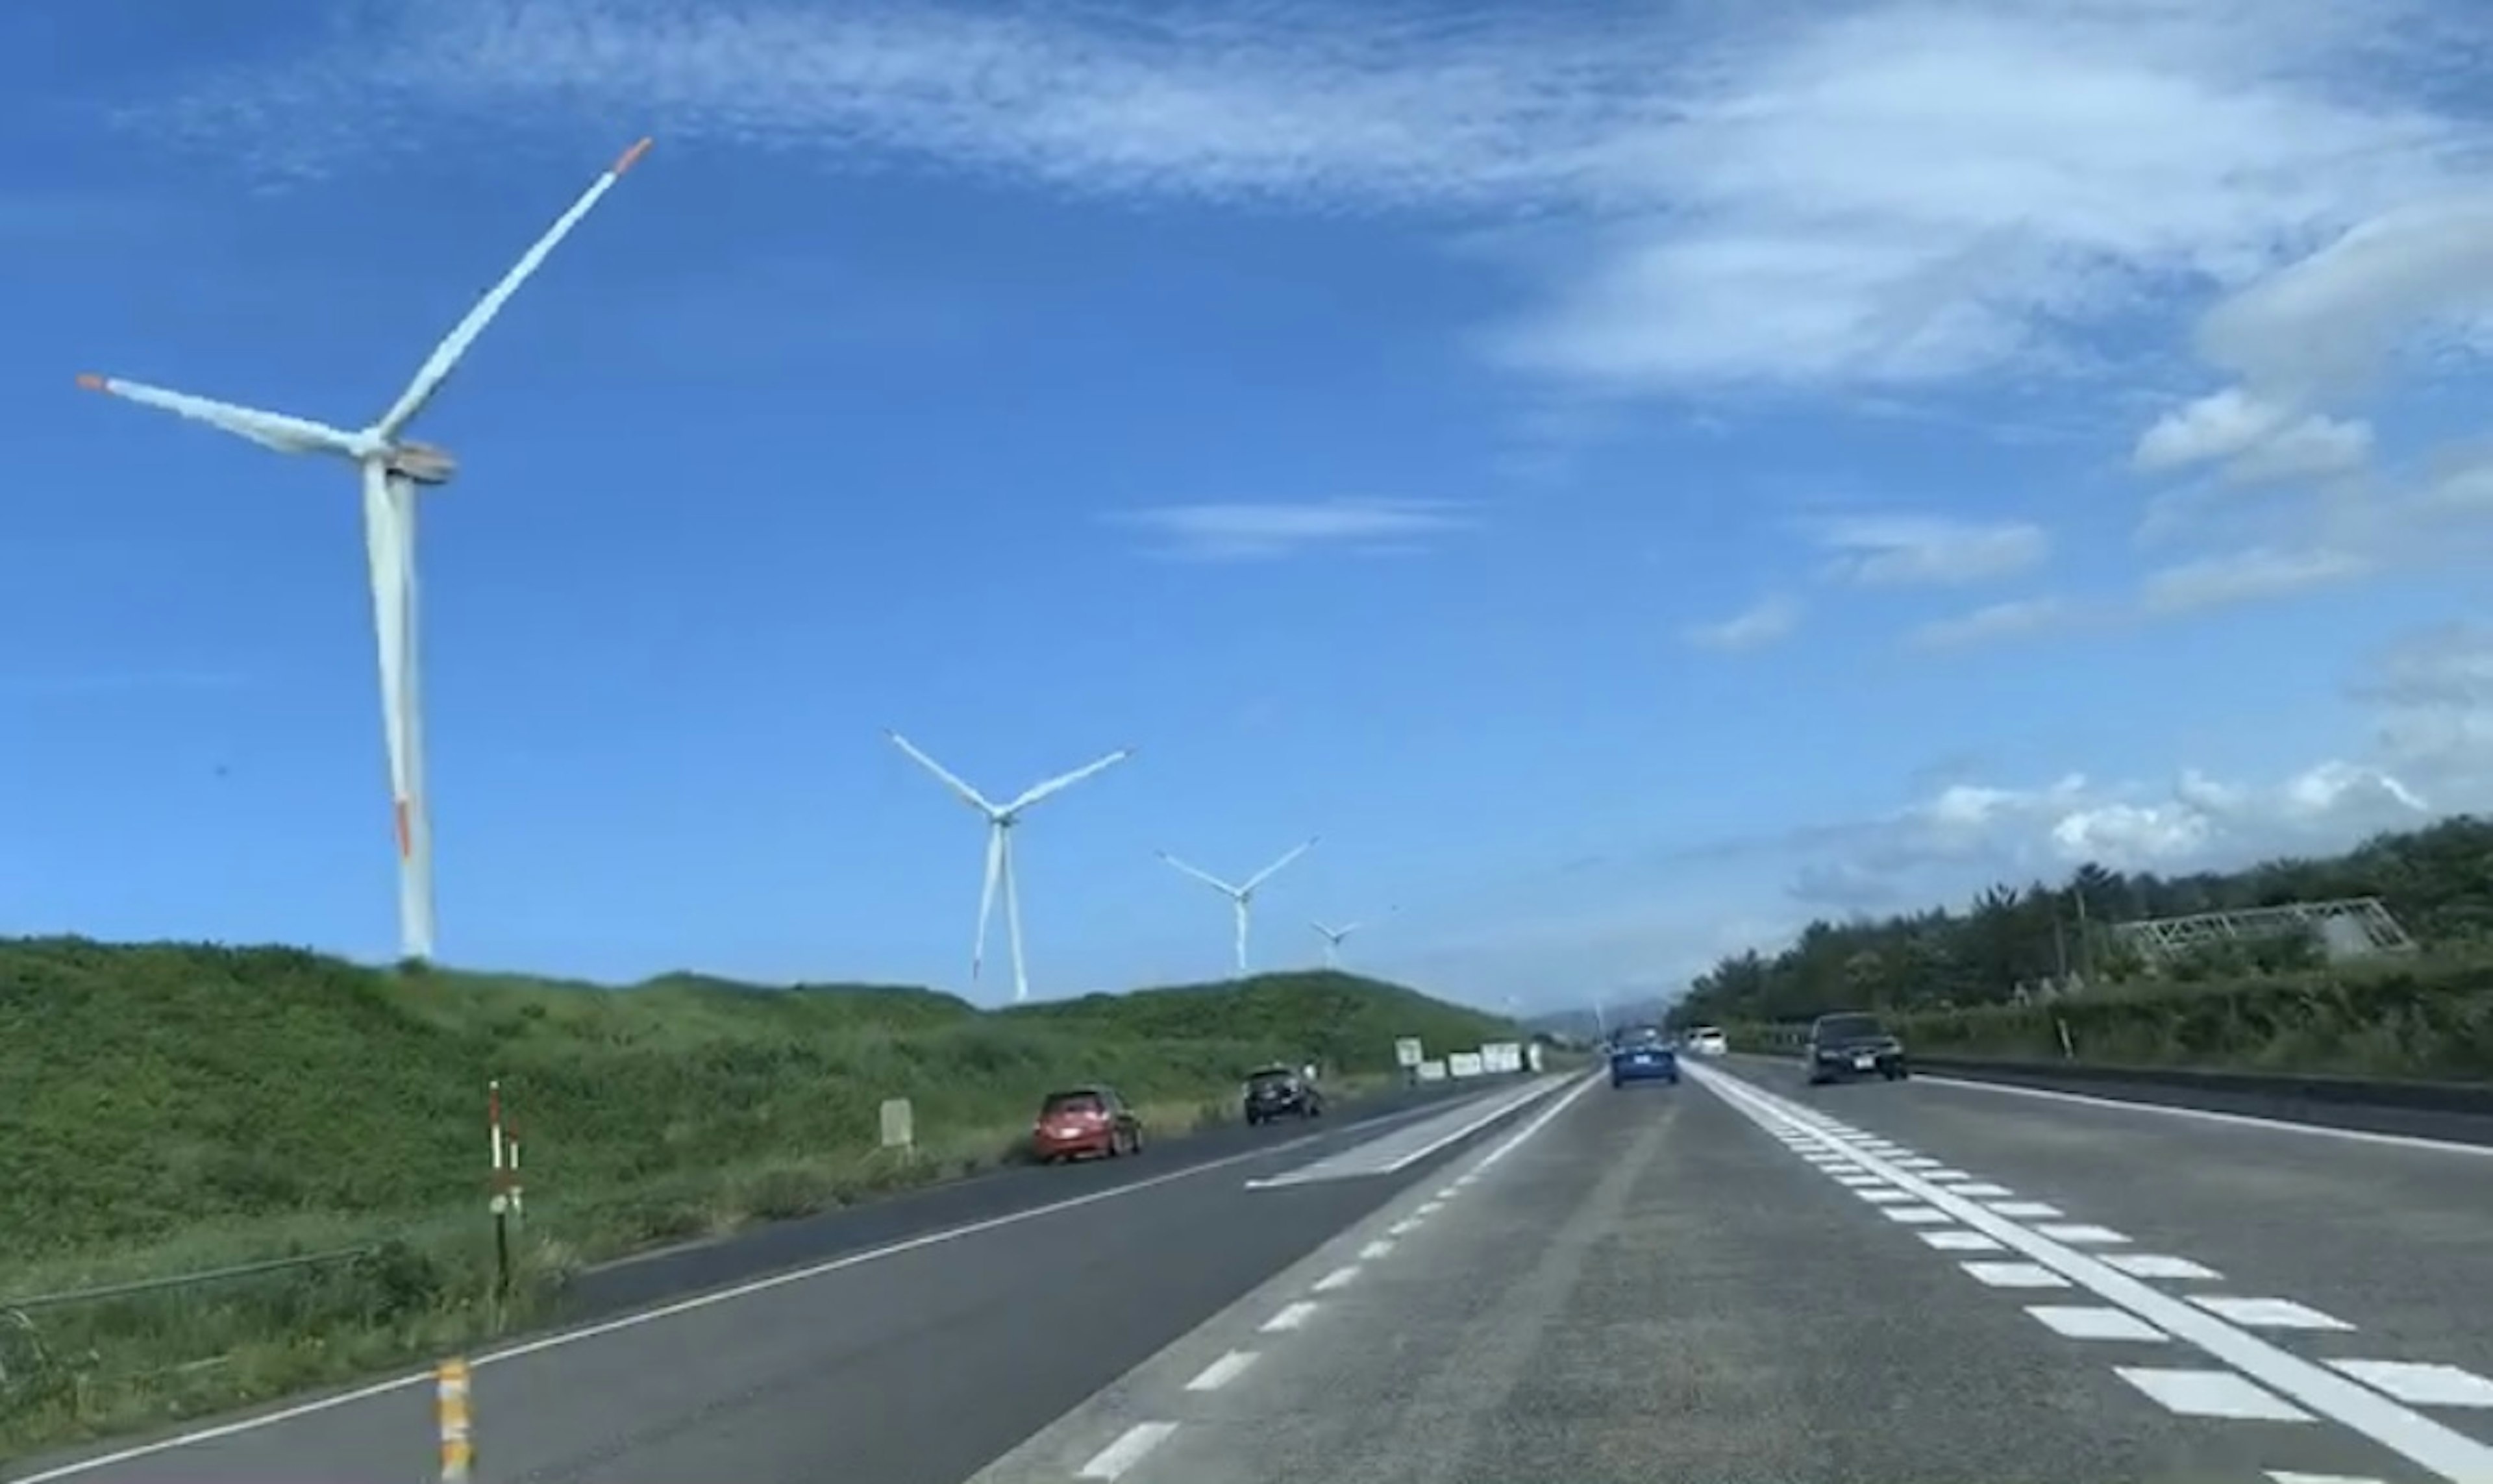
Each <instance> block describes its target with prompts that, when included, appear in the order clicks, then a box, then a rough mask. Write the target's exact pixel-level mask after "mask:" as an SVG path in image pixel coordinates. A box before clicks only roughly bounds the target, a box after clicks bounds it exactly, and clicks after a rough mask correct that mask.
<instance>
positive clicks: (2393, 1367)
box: [2328, 1360, 2493, 1407]
mask: <svg viewBox="0 0 2493 1484" xmlns="http://www.w3.org/2000/svg"><path fill="white" fill-rule="evenodd" d="M2328 1365H2329V1368H2330V1369H2331V1370H2334V1371H2337V1372H2339V1373H2341V1374H2343V1375H2347V1376H2351V1377H2353V1378H2355V1379H2356V1380H2358V1381H2361V1382H2362V1383H2363V1384H2364V1385H2366V1386H2369V1387H2371V1388H2372V1389H2373V1390H2375V1391H2386V1392H2388V1394H2389V1395H2391V1396H2393V1397H2396V1398H2397V1399H2398V1400H2399V1401H2401V1402H2406V1403H2410V1404H2412V1405H2414V1406H2417V1407H2493V1380H2485V1379H2484V1378H2483V1377H2481V1376H2478V1375H2477V1374H2476V1373H2475V1372H2473V1371H2466V1370H2461V1369H2459V1368H2458V1367H2457V1366H2454V1365H2440V1364H2426V1363H2422V1362H2418V1361H2413V1360H2332V1361H2330V1362H2328Z"/></svg>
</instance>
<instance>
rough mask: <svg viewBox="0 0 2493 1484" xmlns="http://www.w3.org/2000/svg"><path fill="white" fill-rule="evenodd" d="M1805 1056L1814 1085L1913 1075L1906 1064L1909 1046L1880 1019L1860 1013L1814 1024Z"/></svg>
mask: <svg viewBox="0 0 2493 1484" xmlns="http://www.w3.org/2000/svg"><path fill="white" fill-rule="evenodd" d="M1801 1055H1802V1057H1803V1058H1804V1060H1805V1061H1806V1063H1807V1065H1808V1067H1809V1080H1810V1083H1811V1085H1813V1086H1815V1085H1817V1084H1818V1083H1835V1082H1850V1081H1851V1080H1852V1079H1854V1078H1856V1077H1881V1078H1884V1079H1886V1080H1887V1081H1888V1082H1891V1083H1892V1082H1896V1081H1898V1080H1899V1079H1902V1078H1905V1077H1908V1076H1910V1075H1911V1069H1910V1068H1909V1067H1908V1066H1907V1064H1906V1061H1905V1043H1904V1042H1902V1041H1899V1040H1897V1039H1896V1037H1895V1036H1894V1034H1893V1033H1891V1032H1890V1031H1889V1030H1888V1029H1887V1027H1886V1026H1885V1025H1884V1024H1881V1023H1880V1022H1879V1020H1878V1017H1877V1016H1875V1015H1867V1014H1863V1013H1861V1012H1859V1011H1851V1010H1847V1011H1845V1012H1843V1013H1842V1014H1839V1015H1821V1016H1819V1017H1818V1018H1817V1020H1815V1021H1812V1022H1810V1025H1809V1044H1808V1045H1807V1046H1805V1047H1803V1048H1802V1049H1801Z"/></svg>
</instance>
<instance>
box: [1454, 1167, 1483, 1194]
mask: <svg viewBox="0 0 2493 1484" xmlns="http://www.w3.org/2000/svg"><path fill="white" fill-rule="evenodd" d="M1479 1178H1480V1172H1479V1171H1477V1170H1473V1171H1469V1172H1465V1173H1463V1174H1461V1175H1458V1176H1457V1177H1456V1179H1455V1189H1457V1190H1460V1189H1462V1188H1463V1187H1464V1186H1466V1185H1469V1184H1470V1183H1471V1182H1472V1181H1474V1180H1477V1179H1479Z"/></svg>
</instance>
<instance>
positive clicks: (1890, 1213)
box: [1878, 1205, 1948, 1227]
mask: <svg viewBox="0 0 2493 1484" xmlns="http://www.w3.org/2000/svg"><path fill="white" fill-rule="evenodd" d="M1878 1214H1879V1215H1881V1216H1884V1217H1886V1218H1887V1219H1888V1220H1889V1221H1893V1222H1901V1223H1902V1224H1904V1225H1905V1226H1907V1227H1936V1226H1939V1225H1942V1224H1943V1223H1945V1222H1946V1221H1947V1219H1948V1213H1947V1212H1945V1211H1941V1210H1936V1209H1934V1208H1932V1207H1930V1206H1927V1205H1888V1206H1881V1207H1879V1209H1878Z"/></svg>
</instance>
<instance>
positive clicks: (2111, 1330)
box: [2026, 1304, 2173, 1344]
mask: <svg viewBox="0 0 2493 1484" xmlns="http://www.w3.org/2000/svg"><path fill="white" fill-rule="evenodd" d="M2026 1312H2027V1313H2028V1314H2030V1315H2032V1316H2034V1318H2035V1319H2036V1320H2038V1321H2042V1323H2043V1325H2044V1326H2045V1327H2046V1328H2048V1329H2050V1330H2051V1331H2052V1332H2053V1333H2055V1334H2060V1335H2066V1336H2068V1337H2069V1338H2070V1339H2072V1340H2139V1341H2144V1342H2147V1343H2149V1344H2153V1343H2160V1342H2167V1341H2170V1340H2171V1339H2172V1338H2173V1337H2172V1336H2171V1335H2168V1334H2166V1333H2165V1332H2164V1331H2163V1330H2161V1329H2158V1328H2156V1327H2155V1326H2154V1325H2152V1324H2150V1323H2148V1322H2147V1321H2145V1320H2142V1319H2140V1318H2139V1317H2138V1316H2136V1315H2134V1314H2131V1313H2129V1312H2127V1311H2126V1310H2122V1309H2115V1308H2112V1307H2110V1306H2108V1305H2104V1304H2029V1305H2027V1309H2026Z"/></svg>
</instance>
